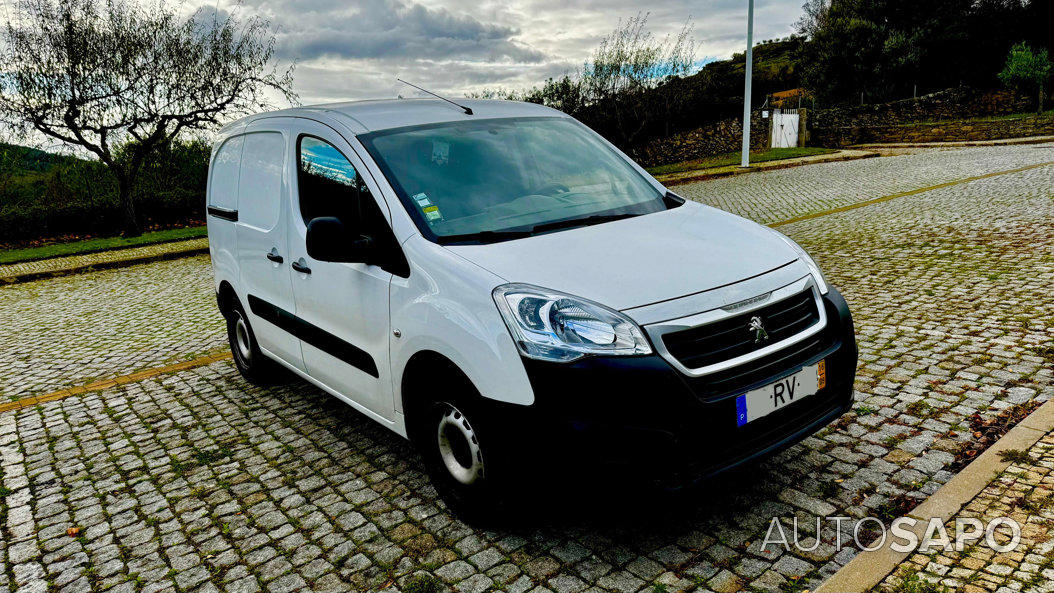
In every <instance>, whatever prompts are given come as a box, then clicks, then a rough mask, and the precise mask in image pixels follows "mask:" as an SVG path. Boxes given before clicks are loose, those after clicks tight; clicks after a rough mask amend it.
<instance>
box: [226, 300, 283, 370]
mask: <svg viewBox="0 0 1054 593" xmlns="http://www.w3.org/2000/svg"><path fill="white" fill-rule="evenodd" d="M225 317H226V318H227V341H228V342H229V343H230V347H231V354H232V356H233V358H234V366H236V367H237V368H238V372H239V373H241V375H242V377H245V379H246V380H247V381H249V382H250V383H254V384H257V385H269V384H271V383H273V382H274V380H275V378H276V376H277V375H278V365H277V364H276V363H275V362H274V361H273V360H271V359H270V358H267V357H266V356H264V354H263V352H260V345H259V344H258V343H257V342H256V334H254V333H253V330H252V326H250V325H249V318H248V317H247V316H246V315H245V310H244V309H242V306H241V304H240V303H237V302H235V303H234V306H233V307H232V308H231V310H230V311H227V314H226V315H225Z"/></svg>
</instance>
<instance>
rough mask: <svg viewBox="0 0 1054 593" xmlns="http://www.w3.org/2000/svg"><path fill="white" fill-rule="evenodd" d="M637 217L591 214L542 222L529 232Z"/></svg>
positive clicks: (536, 232)
mask: <svg viewBox="0 0 1054 593" xmlns="http://www.w3.org/2000/svg"><path fill="white" fill-rule="evenodd" d="M633 216H638V215H637V214H628V213H622V214H591V215H589V216H583V217H582V218H569V219H567V220H554V221H553V222H543V223H542V224H536V225H534V226H533V227H531V230H530V231H529V232H530V233H531V234H532V235H537V234H538V233H544V232H546V231H555V230H557V229H569V228H572V227H576V226H592V225H594V224H601V223H604V222H611V221H613V220H622V219H623V218H631V217H633Z"/></svg>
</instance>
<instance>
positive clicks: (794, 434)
mask: <svg viewBox="0 0 1054 593" xmlns="http://www.w3.org/2000/svg"><path fill="white" fill-rule="evenodd" d="M823 300H824V306H825V307H826V310H827V320H828V325H827V327H826V328H825V329H824V331H823V332H822V335H821V339H820V340H819V341H818V343H816V344H814V345H813V347H812V348H811V349H810V350H807V351H801V352H799V354H797V355H796V356H791V357H787V356H784V357H783V358H779V359H778V361H779V362H778V364H771V365H770V366H769V371H766V373H765V374H764V375H761V376H759V374H758V373H752V374H748V375H747V376H746V377H745V379H744V381H743V382H741V383H740V384H737V385H735V388H734V389H731V390H728V391H725V392H715V391H714V390H713V389H710V388H708V384H707V378H706V377H699V378H693V377H689V376H687V375H684V374H683V373H681V372H679V371H678V370H676V369H675V368H673V367H672V366H671V365H670V364H669V363H668V362H667V361H666V360H665V359H663V358H662V357H660V356H658V355H650V356H633V357H614V356H613V357H588V358H583V359H581V360H578V361H576V362H572V363H551V362H543V361H538V360H531V359H524V360H523V363H524V366H525V368H526V370H527V375H528V377H529V378H530V381H531V386H532V388H533V390H534V394H535V401H534V403H533V404H532V405H530V406H517V405H510V404H499V403H497V402H493V401H491V402H490V403H489V404H487V405H486V406H484V409H483V410H481V411H482V412H483V413H484V414H485V415H486V416H491V418H487V419H486V421H487V422H488V423H489V424H490V426H492V427H495V428H496V430H495V432H497V433H500V434H501V435H502V436H501V442H499V443H493V445H497V447H499V449H500V454H501V455H502V456H503V457H505V458H506V459H507V460H508V461H509V464H508V465H507V466H506V467H507V468H508V469H510V474H511V475H512V476H514V477H515V476H524V475H525V474H526V473H528V472H530V471H532V470H533V469H539V470H544V471H551V470H553V469H554V468H561V469H564V470H568V471H569V472H570V473H571V474H572V475H577V476H581V477H585V476H591V477H597V478H601V477H604V476H607V477H618V478H619V479H625V478H627V477H629V478H634V479H643V480H651V481H655V482H659V483H661V484H663V485H666V486H670V487H677V486H681V485H685V484H688V483H691V482H695V481H698V480H700V479H702V478H706V477H708V476H711V475H713V474H716V473H719V472H721V471H724V470H727V469H730V468H732V467H734V466H737V465H740V464H742V463H744V462H747V461H750V460H752V459H755V458H758V457H761V456H764V455H767V454H770V453H775V452H778V451H780V450H783V449H785V448H787V447H789V446H790V445H792V444H794V443H796V442H798V441H800V440H801V439H804V438H805V437H807V436H809V435H811V434H813V433H815V432H816V431H818V430H819V429H820V428H822V427H824V426H825V425H827V424H828V423H830V422H831V421H832V420H834V419H836V418H838V417H839V416H841V415H842V414H843V413H844V412H846V411H847V410H848V409H849V408H850V406H851V404H852V401H853V397H852V393H853V381H854V378H855V375H856V364H857V347H856V338H855V336H854V332H853V321H852V317H851V315H850V313H849V308H848V306H847V305H846V303H845V300H844V299H843V298H842V296H841V294H839V293H838V292H837V291H836V290H835V289H834V288H831V290H830V292H829V293H828V294H827V295H825V296H824V297H823ZM820 360H824V361H826V362H825V365H826V377H827V383H826V386H825V387H824V388H823V389H821V390H819V391H818V392H817V393H815V394H813V395H811V396H809V397H806V398H802V399H801V400H800V401H797V402H794V403H792V404H790V405H788V406H786V407H785V408H782V409H780V410H778V411H776V412H773V413H771V414H769V415H767V416H764V417H762V418H759V419H756V420H754V421H752V422H749V423H747V424H745V425H743V426H738V425H737V421H736V418H737V414H736V401H735V400H736V396H737V395H740V394H742V393H744V392H746V391H749V390H751V389H756V388H758V387H762V386H764V385H767V384H769V383H772V382H775V381H777V380H779V379H781V378H783V377H786V376H787V375H790V374H792V373H794V372H796V371H798V370H800V369H801V368H802V367H803V366H808V365H812V364H816V363H817V362H818V361H820ZM759 362H761V361H759ZM770 362H771V361H770Z"/></svg>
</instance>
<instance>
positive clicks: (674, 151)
mask: <svg viewBox="0 0 1054 593" xmlns="http://www.w3.org/2000/svg"><path fill="white" fill-rule="evenodd" d="M770 121H772V120H771V119H768V118H762V117H761V111H760V110H756V111H754V114H753V115H752V116H751V118H750V148H751V150H762V149H765V148H768V147H769V145H770V143H771V142H770V138H769V122H770ZM742 147H743V119H742V118H735V119H725V120H721V121H718V122H714V123H712V124H710V125H707V126H703V127H701V128H697V129H695V130H691V131H689V132H682V133H680V134H674V135H673V136H670V137H668V138H661V139H659V140H654V141H652V142H650V143H648V144H647V145H646V146H644V148H642V149H641V151H640V153H639V154H638V155H636V156H637V157H638V160H639V161H640V162H641V164H643V165H644V166H645V167H654V166H656V165H666V164H669V163H679V162H681V161H690V160H694V159H701V158H706V157H710V156H714V155H718V154H725V153H729V152H736V151H738V150H740V149H742Z"/></svg>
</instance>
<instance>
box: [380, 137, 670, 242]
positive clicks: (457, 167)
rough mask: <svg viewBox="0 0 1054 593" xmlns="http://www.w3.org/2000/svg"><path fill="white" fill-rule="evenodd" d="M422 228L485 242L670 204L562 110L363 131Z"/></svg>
mask: <svg viewBox="0 0 1054 593" xmlns="http://www.w3.org/2000/svg"><path fill="white" fill-rule="evenodd" d="M359 139H360V140H362V142H363V144H364V145H365V146H366V149H367V150H368V151H369V152H370V154H371V155H372V156H373V158H374V160H375V161H377V163H378V165H379V166H380V167H381V169H382V170H383V171H384V174H385V176H386V177H387V178H388V180H389V181H390V182H391V183H392V185H393V187H394V188H395V190H396V192H397V193H398V194H399V198H400V199H401V200H402V202H403V204H404V205H405V206H406V208H407V210H409V212H410V213H411V216H413V218H414V220H415V221H416V223H417V226H418V227H419V228H420V229H421V232H422V234H424V235H425V236H426V237H429V238H432V239H434V240H437V241H439V242H441V243H458V242H468V243H480V242H481V243H486V242H493V241H503V240H507V239H514V238H519V237H524V236H529V235H532V234H537V233H542V232H550V231H553V230H556V229H560V228H570V227H575V226H584V225H589V224H596V223H600V222H605V221H609V220H614V219H617V218H626V217H629V216H637V215H641V214H648V213H651V212H657V211H660V210H665V209H667V207H668V205H667V201H665V200H664V199H663V197H664V196H663V195H662V194H661V193H660V192H659V191H657V190H656V189H655V187H653V186H652V185H651V184H650V183H649V182H648V181H646V180H645V179H644V177H643V176H642V175H641V174H640V173H638V172H637V171H636V170H635V169H634V168H633V167H632V166H630V164H629V163H627V162H626V160H625V159H623V158H622V157H621V156H619V155H618V154H617V153H616V152H614V151H613V150H611V148H610V147H608V146H607V145H606V144H605V143H604V142H603V141H602V140H600V138H599V137H597V135H596V134H595V133H593V132H592V131H590V130H589V129H588V128H586V127H585V126H583V125H582V124H579V123H578V122H575V121H574V120H570V119H567V118H561V117H542V118H538V117H533V118H507V119H489V120H479V121H471V122H455V123H444V124H437V125H425V126H413V127H407V128H396V129H392V130H381V131H379V132H373V133H370V134H364V135H362V136H359Z"/></svg>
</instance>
